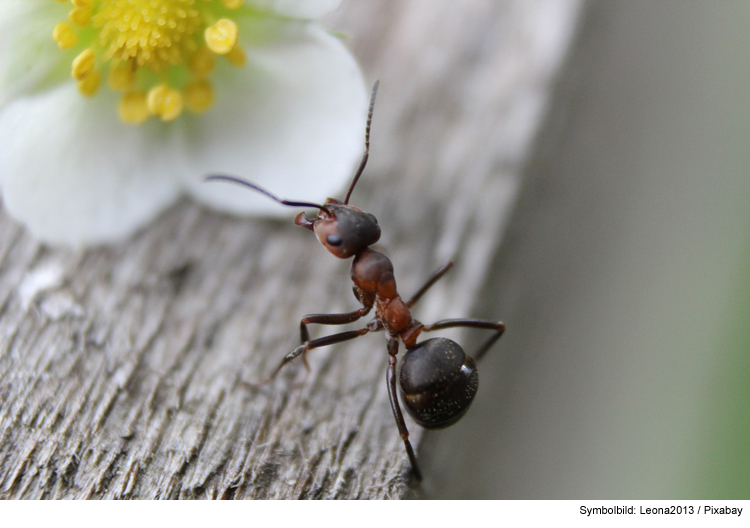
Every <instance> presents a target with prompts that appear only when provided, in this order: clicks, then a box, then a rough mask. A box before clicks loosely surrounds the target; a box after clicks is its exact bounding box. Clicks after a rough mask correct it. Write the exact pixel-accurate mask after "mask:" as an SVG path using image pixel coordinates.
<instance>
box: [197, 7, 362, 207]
mask: <svg viewBox="0 0 750 528" xmlns="http://www.w3.org/2000/svg"><path fill="white" fill-rule="evenodd" d="M263 23H264V24H268V23H272V24H276V25H279V22H268V21H266V22H263ZM285 26H287V28H286V30H284V37H285V38H284V39H283V40H276V41H274V42H272V43H268V44H267V45H265V46H263V47H253V48H248V49H247V54H248V64H247V66H246V67H245V68H244V69H241V70H235V71H233V72H217V75H216V77H215V79H216V91H217V94H216V96H217V105H216V107H215V108H213V109H212V110H210V111H209V112H208V113H207V114H206V115H205V117H203V118H202V119H200V121H198V122H197V123H196V125H195V127H194V130H193V131H192V134H193V137H192V138H191V139H192V142H191V145H192V148H191V153H192V154H193V158H192V160H193V165H192V166H193V168H194V170H193V171H192V173H190V174H187V175H186V176H187V177H188V179H187V184H188V188H189V190H190V192H191V193H192V194H193V195H194V196H195V197H196V199H198V200H200V201H202V202H204V203H206V204H208V205H211V206H213V207H216V208H218V209H221V210H224V211H230V212H234V213H240V214H270V215H289V214H290V213H289V211H288V209H286V208H284V207H282V206H280V205H278V204H276V203H274V202H273V201H271V200H269V199H268V198H266V197H263V196H261V195H258V194H257V193H254V192H252V191H250V190H247V191H245V190H241V189H238V188H237V187H235V186H232V185H231V184H228V183H224V182H210V183H204V182H203V180H202V178H203V176H205V175H207V174H231V175H236V176H241V177H243V178H245V179H247V180H251V181H253V182H254V183H256V184H258V185H260V186H262V187H265V188H266V189H267V190H269V191H270V192H272V193H274V194H276V195H277V196H279V197H281V198H285V199H293V200H304V201H312V202H318V203H320V202H322V201H324V200H325V198H326V197H328V196H333V195H337V194H341V193H342V192H343V191H344V189H345V187H346V185H347V184H348V182H349V180H350V178H351V176H352V173H353V170H354V168H355V165H356V163H357V161H358V160H359V158H360V157H361V156H362V152H363V151H364V133H365V121H366V117H367V116H366V114H367V89H366V87H365V84H364V82H363V79H362V75H361V73H360V71H359V68H358V66H357V64H356V63H355V61H354V59H353V58H352V56H351V54H350V53H349V52H348V51H347V50H346V48H345V47H344V46H343V45H342V43H341V42H340V41H339V39H337V38H335V37H332V36H331V35H329V34H328V33H326V32H325V31H324V30H323V29H322V28H320V27H319V26H317V25H315V24H312V23H309V24H298V23H294V24H289V23H286V24H285ZM258 33H262V31H259V32H256V33H255V34H256V35H257V34H258ZM241 34H242V33H241ZM219 73H231V75H227V76H223V78H222V76H221V75H219Z"/></svg>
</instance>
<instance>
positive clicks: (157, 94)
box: [147, 84, 182, 121]
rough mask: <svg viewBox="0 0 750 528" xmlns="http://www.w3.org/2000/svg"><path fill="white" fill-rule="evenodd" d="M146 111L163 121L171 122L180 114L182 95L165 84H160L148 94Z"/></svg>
mask: <svg viewBox="0 0 750 528" xmlns="http://www.w3.org/2000/svg"><path fill="white" fill-rule="evenodd" d="M147 103H148V109H149V111H150V112H151V113H152V114H153V115H155V116H159V117H161V118H162V120H164V121H172V120H173V119H176V118H177V117H178V116H179V115H180V114H181V113H182V94H181V93H180V92H179V91H177V90H175V89H174V88H170V87H169V86H167V85H166V84H160V85H159V86H157V87H156V88H152V89H151V90H150V91H149V92H148V99H147Z"/></svg>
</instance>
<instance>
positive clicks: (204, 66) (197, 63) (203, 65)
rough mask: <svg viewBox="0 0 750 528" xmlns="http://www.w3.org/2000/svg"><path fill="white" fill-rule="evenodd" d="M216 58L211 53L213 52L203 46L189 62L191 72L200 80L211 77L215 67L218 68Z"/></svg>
mask: <svg viewBox="0 0 750 528" xmlns="http://www.w3.org/2000/svg"><path fill="white" fill-rule="evenodd" d="M214 56H215V55H214V54H213V53H211V50H209V49H208V48H207V47H205V46H201V47H200V48H198V49H197V50H195V53H193V54H192V55H191V56H190V60H188V68H190V71H191V72H193V73H194V74H195V76H196V77H198V78H199V79H205V78H206V77H208V76H209V75H211V72H212V71H214V67H215V66H216V60H215V59H214Z"/></svg>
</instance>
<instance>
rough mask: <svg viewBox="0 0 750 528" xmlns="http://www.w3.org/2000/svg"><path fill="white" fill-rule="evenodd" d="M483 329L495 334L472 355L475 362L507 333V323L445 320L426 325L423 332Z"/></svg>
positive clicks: (478, 320) (482, 320)
mask: <svg viewBox="0 0 750 528" xmlns="http://www.w3.org/2000/svg"><path fill="white" fill-rule="evenodd" d="M456 327H460V328H481V329H485V330H494V331H495V333H494V334H493V335H491V336H490V338H489V339H488V340H487V341H485V342H484V343H483V344H482V345H481V346H480V347H479V348H478V349H477V350H476V352H474V354H472V357H473V358H474V360H476V361H479V360H480V359H481V358H482V356H484V355H485V354H486V353H487V351H488V350H489V349H490V348H491V347H492V345H494V344H495V341H497V340H498V339H500V336H501V335H503V332H505V323H501V322H496V321H487V320H484V319H444V320H442V321H438V322H437V323H434V324H431V325H425V326H424V328H422V331H423V332H432V331H433V330H442V329H443V328H456Z"/></svg>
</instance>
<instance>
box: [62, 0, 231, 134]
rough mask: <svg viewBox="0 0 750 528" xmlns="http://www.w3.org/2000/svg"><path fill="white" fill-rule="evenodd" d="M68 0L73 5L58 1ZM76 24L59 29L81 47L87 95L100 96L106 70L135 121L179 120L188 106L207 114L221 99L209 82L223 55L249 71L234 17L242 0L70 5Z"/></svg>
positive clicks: (67, 42) (68, 42)
mask: <svg viewBox="0 0 750 528" xmlns="http://www.w3.org/2000/svg"><path fill="white" fill-rule="evenodd" d="M56 1H58V2H67V1H68V0H56ZM70 3H71V4H72V8H71V10H70V11H69V13H68V20H69V22H60V23H59V24H57V25H56V26H55V28H54V29H53V32H52V37H53V38H54V40H55V41H56V42H57V45H58V46H59V47H60V49H63V50H67V49H71V48H79V49H80V51H79V53H78V54H77V55H76V57H75V59H73V62H72V65H71V74H72V76H73V78H74V79H75V80H77V81H78V89H79V91H80V92H81V93H82V94H83V95H85V96H87V97H92V96H94V95H95V94H96V93H97V92H98V91H99V89H100V87H101V84H102V79H103V74H102V72H103V71H104V72H105V73H106V75H107V79H108V85H109V87H110V88H111V89H113V90H117V91H120V92H122V93H123V95H122V97H121V99H120V106H119V113H120V117H121V118H122V120H123V121H125V122H127V123H134V124H135V123H142V122H144V121H145V120H147V119H148V118H149V117H151V116H158V117H160V118H161V119H162V120H164V121H171V120H172V119H175V118H177V117H178V116H180V115H181V114H182V112H183V109H184V108H187V109H188V110H190V111H192V112H194V113H201V112H204V111H206V110H208V109H209V108H210V107H211V106H212V105H213V102H214V91H213V87H212V85H211V83H210V82H209V81H208V78H209V77H210V75H211V73H212V71H213V69H214V65H215V64H214V57H215V55H223V56H224V57H226V58H227V60H229V62H230V63H231V64H233V65H235V66H238V67H240V66H243V65H244V64H245V61H246V58H245V53H244V50H243V49H242V48H241V47H240V46H239V45H238V44H237V36H238V28H237V24H236V23H235V22H234V21H233V20H232V19H231V15H232V12H233V11H234V10H236V9H238V8H240V7H241V6H242V0H70Z"/></svg>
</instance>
